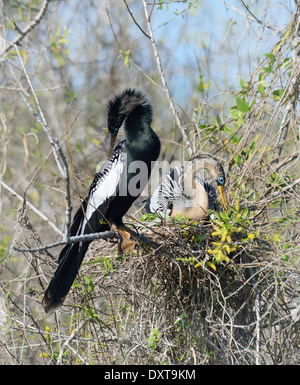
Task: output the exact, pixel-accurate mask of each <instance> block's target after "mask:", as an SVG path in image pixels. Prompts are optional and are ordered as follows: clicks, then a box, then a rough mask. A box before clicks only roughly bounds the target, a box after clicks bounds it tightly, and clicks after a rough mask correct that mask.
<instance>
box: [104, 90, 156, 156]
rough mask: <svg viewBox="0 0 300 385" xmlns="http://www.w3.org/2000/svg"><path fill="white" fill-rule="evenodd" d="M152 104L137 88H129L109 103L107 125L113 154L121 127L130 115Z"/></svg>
mask: <svg viewBox="0 0 300 385" xmlns="http://www.w3.org/2000/svg"><path fill="white" fill-rule="evenodd" d="M146 106H147V107H148V108H150V109H151V106H150V105H149V103H148V100H147V99H146V97H145V96H144V95H143V94H142V93H141V92H140V91H137V90H135V89H131V88H128V89H126V90H125V91H124V92H122V93H121V94H119V95H116V96H115V97H114V98H113V99H111V100H110V101H109V102H108V104H107V127H108V131H109V133H110V135H111V144H110V152H109V155H110V154H111V152H112V150H113V147H114V144H115V141H116V138H117V135H118V132H119V129H120V128H121V126H122V124H123V122H124V121H125V120H126V118H127V117H128V115H130V114H131V113H133V112H134V111H136V110H138V109H140V108H144V107H146Z"/></svg>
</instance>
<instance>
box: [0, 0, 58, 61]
mask: <svg viewBox="0 0 300 385" xmlns="http://www.w3.org/2000/svg"><path fill="white" fill-rule="evenodd" d="M51 1H52V0H45V1H44V4H43V6H42V8H41V10H40V12H39V13H38V15H37V16H36V18H35V19H34V20H33V21H32V22H31V23H30V24H28V26H27V27H26V28H25V29H24V30H23V31H22V32H21V31H20V28H18V32H19V33H20V35H19V36H17V37H15V38H14V40H13V41H12V42H10V43H9V44H8V46H7V47H6V48H5V49H4V51H2V52H1V53H0V57H2V56H3V55H5V54H6V53H7V52H8V51H9V50H10V49H11V48H12V47H14V46H15V45H16V44H19V43H20V42H21V41H22V40H23V39H24V37H25V36H26V35H27V34H28V33H29V32H30V31H32V30H33V29H34V28H35V27H36V26H37V25H38V24H39V23H40V22H41V20H42V18H43V17H44V16H45V14H46V12H47V9H48V6H49V4H50V3H51Z"/></svg>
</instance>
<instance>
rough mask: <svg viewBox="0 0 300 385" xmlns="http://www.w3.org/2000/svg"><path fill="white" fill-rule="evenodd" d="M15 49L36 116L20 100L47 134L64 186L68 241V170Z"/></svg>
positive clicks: (29, 106)
mask: <svg viewBox="0 0 300 385" xmlns="http://www.w3.org/2000/svg"><path fill="white" fill-rule="evenodd" d="M15 48H16V51H17V54H18V57H19V61H20V63H21V66H22V70H23V73H24V75H25V77H26V79H27V82H28V85H29V88H30V91H31V93H32V95H33V97H34V101H35V104H36V106H37V110H38V114H37V113H36V112H35V111H34V109H33V108H32V106H31V105H30V103H29V102H28V100H27V98H26V96H25V94H24V93H23V92H22V93H21V95H22V98H23V101H24V103H25V104H26V105H27V107H28V109H29V110H30V111H31V112H32V113H33V115H34V117H35V118H36V120H37V122H38V123H39V124H40V125H41V126H42V128H43V130H44V131H45V133H46V134H47V136H48V138H49V141H50V144H51V147H52V151H53V155H54V158H55V160H56V164H57V167H58V169H59V172H60V174H61V176H62V178H63V180H64V182H65V184H66V200H67V204H66V216H65V218H66V220H65V222H66V227H67V231H66V234H64V239H65V240H67V239H68V236H69V229H70V224H71V212H72V206H71V193H70V176H69V168H68V163H67V160H66V158H65V155H64V153H63V151H62V149H61V147H60V145H59V142H58V140H57V138H56V137H55V136H54V134H53V133H52V131H51V130H50V129H49V126H48V123H47V121H46V118H45V115H44V113H43V110H42V108H41V106H40V103H39V100H38V98H37V95H36V93H35V91H34V88H33V86H32V83H31V80H30V78H29V75H28V73H27V71H26V68H25V65H24V62H23V60H22V57H21V55H20V52H19V49H18V47H17V46H15Z"/></svg>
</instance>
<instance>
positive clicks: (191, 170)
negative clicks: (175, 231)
mask: <svg viewBox="0 0 300 385" xmlns="http://www.w3.org/2000/svg"><path fill="white" fill-rule="evenodd" d="M203 169H206V170H208V171H210V172H211V174H212V175H213V177H214V178H215V180H216V183H217V186H218V189H219V192H220V195H221V199H222V202H223V205H224V207H225V208H227V201H226V198H225V195H224V191H223V187H224V185H225V173H224V169H223V167H222V165H221V164H220V162H219V161H218V160H217V159H216V158H214V157H213V156H211V155H208V154H200V155H198V156H197V157H195V158H193V159H191V161H189V162H188V165H187V167H186V169H185V170H183V169H181V170H180V169H179V168H178V167H175V168H174V169H173V170H171V171H170V172H169V173H168V174H167V175H166V176H164V178H163V179H162V182H161V184H160V185H159V186H158V187H157V189H156V190H155V191H154V193H153V194H152V195H151V196H150V197H149V198H148V200H147V202H146V210H147V212H148V213H160V214H163V213H167V214H169V215H170V216H171V217H175V216H176V215H178V214H180V215H182V216H187V217H189V218H191V219H198V218H203V217H205V216H206V215H207V212H208V210H209V209H212V210H216V209H217V205H216V202H215V200H216V197H217V195H216V190H215V188H214V187H213V186H212V185H211V184H209V183H208V182H206V181H205V180H203V179H201V178H200V177H199V175H197V174H199V172H200V171H201V170H203Z"/></svg>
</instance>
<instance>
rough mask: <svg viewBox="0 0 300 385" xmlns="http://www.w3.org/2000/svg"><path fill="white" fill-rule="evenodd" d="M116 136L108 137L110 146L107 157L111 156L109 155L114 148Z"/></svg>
mask: <svg viewBox="0 0 300 385" xmlns="http://www.w3.org/2000/svg"><path fill="white" fill-rule="evenodd" d="M117 136H118V134H116V135H110V146H109V150H108V156H111V153H112V152H113V149H114V147H115V143H116V139H117Z"/></svg>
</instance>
